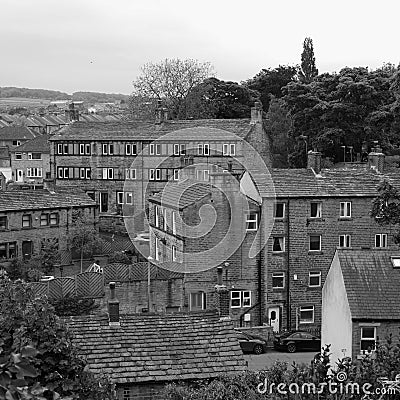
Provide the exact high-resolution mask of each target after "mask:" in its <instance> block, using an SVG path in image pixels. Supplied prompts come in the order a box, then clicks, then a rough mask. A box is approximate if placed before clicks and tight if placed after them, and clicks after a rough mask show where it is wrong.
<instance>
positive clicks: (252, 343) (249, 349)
mask: <svg viewBox="0 0 400 400" xmlns="http://www.w3.org/2000/svg"><path fill="white" fill-rule="evenodd" d="M238 339H239V344H240V347H241V348H242V351H243V353H254V354H261V353H265V352H266V351H267V342H266V341H265V340H263V339H261V338H260V337H257V336H254V335H250V334H248V333H243V332H238Z"/></svg>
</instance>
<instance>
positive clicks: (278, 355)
mask: <svg viewBox="0 0 400 400" xmlns="http://www.w3.org/2000/svg"><path fill="white" fill-rule="evenodd" d="M315 354H317V352H314V351H309V352H304V353H303V352H298V353H285V352H283V351H276V350H267V352H266V353H264V354H260V355H255V354H245V355H244V358H245V360H246V361H247V363H248V366H249V369H250V370H253V371H259V370H262V369H265V368H268V367H271V366H272V365H273V364H274V363H275V361H286V362H287V363H288V364H289V365H290V364H292V363H293V361H294V362H295V363H296V364H302V363H305V364H310V363H311V360H312V359H313V358H314V356H315Z"/></svg>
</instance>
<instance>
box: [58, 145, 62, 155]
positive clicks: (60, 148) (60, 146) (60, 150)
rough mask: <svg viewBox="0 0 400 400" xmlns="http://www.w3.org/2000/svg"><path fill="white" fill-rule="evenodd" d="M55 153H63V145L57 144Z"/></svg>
mask: <svg viewBox="0 0 400 400" xmlns="http://www.w3.org/2000/svg"><path fill="white" fill-rule="evenodd" d="M57 153H58V154H62V153H63V145H62V144H61V143H58V144H57Z"/></svg>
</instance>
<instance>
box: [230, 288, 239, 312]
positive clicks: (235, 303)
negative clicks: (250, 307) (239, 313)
mask: <svg viewBox="0 0 400 400" xmlns="http://www.w3.org/2000/svg"><path fill="white" fill-rule="evenodd" d="M241 305H242V297H241V292H239V291H237V290H232V292H231V308H239V307H241Z"/></svg>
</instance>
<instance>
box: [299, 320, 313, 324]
mask: <svg viewBox="0 0 400 400" xmlns="http://www.w3.org/2000/svg"><path fill="white" fill-rule="evenodd" d="M313 323H314V321H299V324H304V325H308V324H313Z"/></svg>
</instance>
